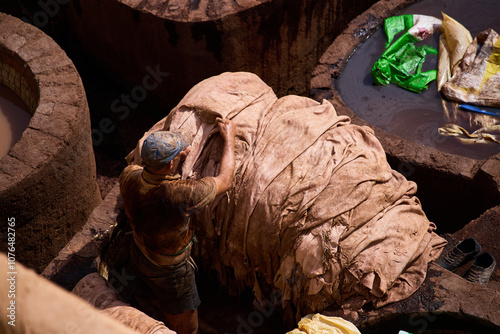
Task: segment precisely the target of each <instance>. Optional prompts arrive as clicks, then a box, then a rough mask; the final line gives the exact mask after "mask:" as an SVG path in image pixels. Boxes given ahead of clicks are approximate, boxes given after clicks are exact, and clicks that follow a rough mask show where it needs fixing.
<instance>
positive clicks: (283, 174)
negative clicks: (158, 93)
mask: <svg viewBox="0 0 500 334" xmlns="http://www.w3.org/2000/svg"><path fill="white" fill-rule="evenodd" d="M216 117H226V118H230V119H232V120H233V121H234V122H235V123H236V124H237V126H238V132H237V140H236V149H235V150H236V170H235V180H234V187H233V189H232V190H231V191H229V192H228V193H227V194H225V195H223V196H220V197H219V198H217V199H216V201H215V202H214V203H213V205H211V206H210V207H208V208H206V210H204V211H202V212H198V213H197V217H196V224H198V227H197V229H198V231H197V237H198V240H199V241H200V242H199V244H198V246H197V247H198V248H199V251H200V252H199V253H200V254H201V255H200V257H201V258H202V259H203V260H204V261H207V262H208V263H210V266H211V268H212V269H216V270H217V272H218V274H219V279H220V281H221V283H222V284H224V285H226V286H228V287H230V288H233V289H235V288H236V287H242V286H247V287H251V288H253V291H254V293H255V296H256V298H257V300H259V301H260V302H261V303H263V304H266V303H269V302H270V301H273V302H274V303H275V306H276V307H279V308H281V309H282V310H283V311H284V312H285V314H286V315H288V317H290V318H289V319H294V321H297V320H299V319H300V316H301V315H305V314H308V313H312V312H318V311H321V310H323V309H324V308H326V307H327V306H329V305H332V304H337V305H339V306H342V307H349V308H351V309H357V308H359V307H361V306H362V305H364V304H365V303H367V302H369V301H372V302H373V303H374V305H375V306H376V307H379V306H382V305H385V304H387V303H390V302H394V301H398V300H401V299H404V298H406V297H408V296H409V295H411V294H412V293H413V292H414V291H415V290H416V289H418V287H419V286H420V284H421V283H422V281H423V280H424V278H425V275H426V271H427V264H428V262H430V261H431V260H434V259H436V258H437V257H438V256H439V254H440V253H441V251H442V248H443V246H444V244H445V241H444V239H442V238H440V237H439V236H437V235H436V234H435V233H434V232H433V231H434V229H435V225H434V224H433V223H430V222H429V221H428V219H427V218H426V216H425V214H424V212H423V211H422V209H421V206H420V203H419V201H418V199H417V198H416V197H415V196H414V195H415V192H416V189H417V187H416V185H415V183H413V182H410V181H408V180H406V179H405V178H404V177H403V176H402V175H401V174H399V173H397V172H396V171H394V170H392V169H391V167H390V166H389V164H388V163H387V161H386V157H385V153H384V150H383V149H382V147H381V145H380V143H379V142H378V140H377V139H376V138H375V136H374V135H373V132H372V131H371V130H370V129H369V128H367V127H361V126H357V125H352V124H350V119H349V118H348V117H346V116H339V115H337V113H336V111H335V109H334V108H333V106H332V105H331V104H330V103H329V102H328V101H323V102H322V103H318V102H316V101H314V100H312V99H309V98H305V97H300V96H285V97H283V98H280V99H278V98H277V97H276V96H275V94H274V93H273V91H272V89H271V88H270V87H269V86H267V85H266V84H265V83H264V82H262V81H261V80H260V79H259V78H258V77H257V76H255V75H253V74H250V73H244V72H239V73H223V74H221V75H219V76H216V77H212V78H209V79H206V80H204V81H202V82H201V83H199V84H198V85H196V86H195V87H193V88H192V89H191V90H190V91H189V92H188V93H187V95H186V96H185V97H184V98H183V99H182V101H181V102H180V103H179V104H178V106H177V107H175V108H174V109H173V110H172V111H171V112H170V114H169V115H168V116H167V117H166V118H164V119H162V120H161V121H160V122H158V123H157V124H156V125H154V126H153V127H152V128H151V130H150V131H149V132H148V133H146V134H145V135H144V137H143V138H142V139H141V140H140V141H139V142H138V145H137V148H136V149H135V150H134V151H132V152H131V153H130V154H129V156H128V157H127V160H128V162H129V163H137V164H140V163H141V158H140V152H139V148H140V147H141V145H142V141H143V140H144V138H146V136H147V135H148V134H149V133H151V132H153V131H156V130H168V129H177V128H186V129H189V130H191V131H192V132H193V133H195V134H196V135H195V138H194V140H193V144H192V146H193V148H192V151H191V153H190V155H189V156H188V158H187V160H186V161H185V163H184V166H183V170H182V176H183V178H200V177H204V176H214V175H217V174H218V168H219V162H220V159H221V151H222V150H221V147H222V139H221V138H220V136H218V135H217V134H216V133H214V132H215V131H216V130H215V129H216V126H214V124H213V122H214V119H215V118H216ZM271 294H272V295H273V296H274V297H275V298H271Z"/></svg>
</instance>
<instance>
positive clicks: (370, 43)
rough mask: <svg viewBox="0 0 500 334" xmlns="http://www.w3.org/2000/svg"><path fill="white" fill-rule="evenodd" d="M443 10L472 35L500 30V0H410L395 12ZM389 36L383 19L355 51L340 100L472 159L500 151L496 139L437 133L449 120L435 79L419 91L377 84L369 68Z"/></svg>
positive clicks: (389, 128) (388, 127) (431, 65)
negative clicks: (471, 140)
mask: <svg viewBox="0 0 500 334" xmlns="http://www.w3.org/2000/svg"><path fill="white" fill-rule="evenodd" d="M441 12H443V13H445V14H447V15H449V16H451V17H452V18H454V19H456V20H457V21H458V22H460V23H461V24H462V25H463V26H464V27H466V28H467V29H468V30H469V31H470V33H471V35H472V37H475V36H476V35H477V34H478V33H479V32H481V31H484V30H486V29H488V28H492V29H494V30H495V31H497V32H499V31H500V19H499V16H498V15H496V14H495V15H493V14H492V13H498V12H500V2H499V1H497V0H480V1H474V2H470V1H468V0H437V1H436V0H424V1H421V2H417V3H414V4H412V5H409V6H407V7H406V8H405V9H404V10H402V11H401V12H399V13H397V14H396V15H403V14H423V15H431V16H435V17H437V18H440V19H442V15H441ZM438 40H439V33H436V34H434V35H433V36H432V37H428V38H427V39H425V40H424V41H422V42H420V43H418V44H417V45H422V44H426V45H432V46H433V47H435V48H436V50H437V49H438ZM385 42H386V38H385V35H384V29H383V25H380V27H379V29H377V30H376V31H375V32H374V33H373V34H372V35H371V36H370V38H368V39H367V40H366V41H365V42H364V43H362V44H361V45H360V46H359V47H358V48H357V49H356V51H355V52H354V53H352V55H351V57H350V59H349V60H348V62H347V63H346V65H345V67H344V69H343V71H342V73H341V76H340V78H339V79H338V80H337V82H336V88H337V89H338V91H339V93H340V96H341V97H342V100H343V101H344V103H345V104H346V105H347V106H348V107H349V108H350V109H352V110H353V111H354V113H355V114H356V115H358V116H359V117H361V118H363V119H364V120H366V121H368V122H369V123H371V124H373V125H375V126H377V127H379V128H380V129H382V130H384V131H386V132H389V133H392V134H395V135H398V136H400V137H402V138H404V139H409V140H412V141H415V142H417V143H420V144H424V145H427V146H430V147H434V148H436V149H438V150H440V151H442V152H447V153H453V154H457V155H461V156H465V157H468V158H473V159H486V158H488V157H490V156H492V155H495V154H497V153H500V145H499V144H497V143H487V144H472V145H471V144H463V143H461V142H460V141H458V140H456V139H455V138H452V137H445V136H441V135H440V134H438V132H437V129H438V128H439V127H441V126H444V125H445V124H446V121H445V120H444V119H443V116H444V114H443V107H442V105H441V96H440V93H439V92H437V87H436V81H433V82H432V83H431V84H430V85H429V88H428V89H427V90H426V91H424V92H422V93H420V94H416V93H413V92H410V91H407V90H404V89H402V88H399V87H397V86H396V85H393V84H390V85H388V86H379V85H374V84H373V80H372V77H371V73H370V71H371V68H372V66H373V64H374V63H375V62H376V61H377V59H378V58H379V57H380V55H381V54H382V53H383V51H384V44H385ZM428 69H437V55H428V56H427V58H426V62H425V63H424V67H423V71H426V70H428ZM464 113H465V112H464ZM498 121H499V122H500V118H499V120H498Z"/></svg>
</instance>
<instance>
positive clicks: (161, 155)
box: [141, 129, 193, 171]
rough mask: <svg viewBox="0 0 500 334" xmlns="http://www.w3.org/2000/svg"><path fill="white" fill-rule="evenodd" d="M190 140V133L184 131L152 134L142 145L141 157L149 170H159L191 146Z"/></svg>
mask: <svg viewBox="0 0 500 334" xmlns="http://www.w3.org/2000/svg"><path fill="white" fill-rule="evenodd" d="M192 140H193V135H192V134H191V132H189V131H188V130H184V129H178V130H173V131H157V132H153V133H152V134H150V135H149V136H148V137H147V138H146V140H144V143H143V144H142V150H141V157H142V159H143V160H144V163H145V164H146V166H147V167H149V168H150V169H151V170H153V171H155V170H159V169H162V168H163V167H165V166H166V165H167V164H168V163H169V162H170V161H172V160H173V159H174V158H175V156H176V155H177V154H179V153H180V152H182V151H184V150H185V149H186V148H187V147H188V146H189V145H191V141H192Z"/></svg>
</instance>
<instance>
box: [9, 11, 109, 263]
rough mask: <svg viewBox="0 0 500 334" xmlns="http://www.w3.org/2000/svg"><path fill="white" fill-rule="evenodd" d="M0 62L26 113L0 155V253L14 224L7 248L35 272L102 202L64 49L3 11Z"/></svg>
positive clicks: (82, 99)
mask: <svg viewBox="0 0 500 334" xmlns="http://www.w3.org/2000/svg"><path fill="white" fill-rule="evenodd" d="M0 67H1V71H0V72H1V73H0V80H1V81H2V83H3V84H5V85H6V86H8V87H9V88H10V89H11V90H13V91H14V92H15V93H16V94H17V95H18V96H19V97H21V99H22V100H23V101H24V102H25V104H26V105H27V106H28V109H29V112H30V114H31V115H32V117H31V120H30V122H29V124H28V128H27V129H26V130H25V131H24V132H23V134H22V136H21V138H20V140H19V141H18V142H17V143H16V144H15V145H14V146H13V147H12V148H11V149H10V151H9V153H8V154H7V155H6V156H4V157H3V158H2V159H1V160H0V202H1V203H2V205H1V207H0V217H1V223H0V226H1V229H2V246H1V250H2V251H5V252H7V250H8V249H7V247H8V246H9V245H8V243H7V241H8V240H9V239H8V238H9V237H10V238H11V239H10V240H14V239H12V238H13V237H14V235H13V234H9V233H8V232H13V231H14V230H15V244H11V245H10V246H14V248H15V249H13V248H11V249H10V250H9V251H10V252H11V253H13V254H14V255H15V258H16V261H19V262H21V263H23V264H25V265H27V266H29V267H32V268H34V269H35V270H37V271H38V272H41V271H42V270H43V268H45V266H46V265H47V264H48V263H49V262H50V261H51V260H52V259H53V258H54V257H55V256H56V255H57V254H58V252H59V251H60V250H61V248H63V247H64V245H66V243H67V242H68V241H69V240H70V239H71V238H72V237H73V235H74V234H75V233H76V232H77V231H79V230H80V229H81V227H82V226H83V224H84V223H85V222H86V220H87V217H88V215H89V214H90V212H91V211H92V209H93V208H94V207H95V206H96V205H97V204H98V203H99V202H100V200H101V196H100V193H99V189H98V185H97V181H96V168H95V160H94V155H93V148H92V141H91V135H90V115H89V110H88V105H87V100H86V96H85V91H84V89H83V85H82V82H81V80H80V76H79V74H78V72H77V71H76V69H75V67H74V66H73V63H72V61H71V60H70V59H69V58H68V57H67V56H66V54H65V53H64V51H63V50H62V49H61V48H60V47H59V46H58V45H57V44H56V43H55V42H54V41H53V40H52V39H51V38H50V37H48V36H47V35H46V34H44V33H43V32H42V31H40V30H39V29H38V28H36V27H33V26H31V25H29V24H27V23H25V22H23V21H21V20H19V19H17V18H14V17H12V16H9V15H7V14H3V13H2V14H0ZM8 223H11V225H9V226H8ZM12 223H13V224H12ZM8 227H11V228H13V229H14V230H8Z"/></svg>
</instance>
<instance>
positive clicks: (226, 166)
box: [215, 118, 236, 195]
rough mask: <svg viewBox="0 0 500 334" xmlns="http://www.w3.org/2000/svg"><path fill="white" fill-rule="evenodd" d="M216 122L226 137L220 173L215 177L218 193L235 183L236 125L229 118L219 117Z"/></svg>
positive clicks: (224, 137)
mask: <svg viewBox="0 0 500 334" xmlns="http://www.w3.org/2000/svg"><path fill="white" fill-rule="evenodd" d="M216 124H217V126H218V127H219V132H220V134H221V136H222V138H223V139H224V148H223V152H222V160H221V166H220V172H219V175H217V176H216V177H215V183H216V184H217V195H220V194H222V193H224V192H226V191H228V190H229V189H230V188H231V186H232V185H233V177H234V164H235V160H234V137H235V135H236V125H235V124H234V123H233V122H231V121H230V120H228V119H221V118H217V120H216Z"/></svg>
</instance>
